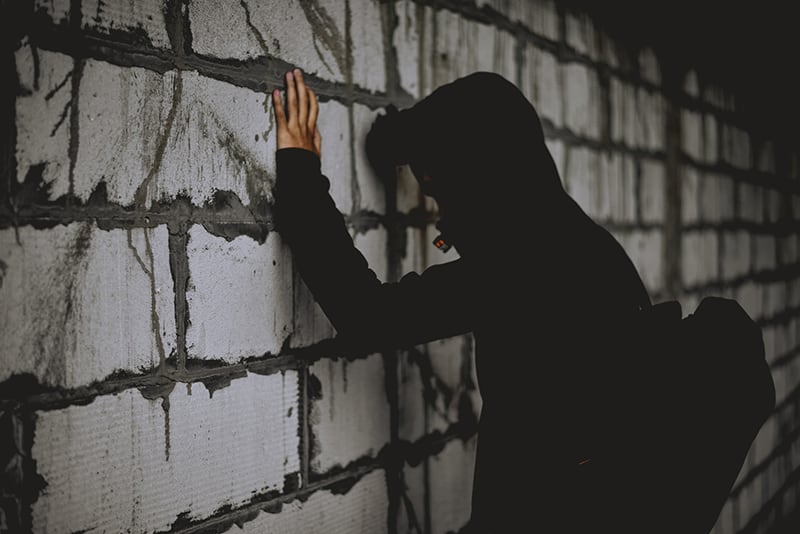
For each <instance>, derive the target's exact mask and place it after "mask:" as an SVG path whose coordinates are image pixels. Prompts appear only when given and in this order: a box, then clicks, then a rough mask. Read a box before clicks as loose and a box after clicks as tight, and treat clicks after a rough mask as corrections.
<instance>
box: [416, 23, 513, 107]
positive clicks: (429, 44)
mask: <svg viewBox="0 0 800 534" xmlns="http://www.w3.org/2000/svg"><path fill="white" fill-rule="evenodd" d="M433 17H435V22H433V21H432V23H435V25H436V26H435V28H436V32H435V33H433V35H432V39H430V40H424V41H423V50H422V52H421V55H420V57H421V58H422V59H421V60H420V61H423V62H424V63H429V64H430V65H431V70H430V75H429V74H428V72H427V71H426V72H424V73H423V74H422V75H421V78H424V79H425V83H424V84H423V85H422V94H423V95H427V94H429V93H430V92H431V91H433V90H434V89H435V88H437V87H438V86H440V85H443V84H445V83H449V82H451V81H453V80H455V79H456V78H460V77H462V76H465V75H467V74H470V73H472V72H475V71H478V70H483V71H491V72H496V73H497V74H500V75H501V76H504V77H505V78H507V79H508V80H510V81H511V82H514V81H515V80H516V62H515V60H514V50H515V45H516V40H515V39H514V36H513V35H512V34H510V33H508V32H506V31H503V30H499V29H497V28H495V27H494V26H490V25H488V24H483V23H479V22H473V21H470V20H466V19H464V18H463V17H462V16H461V15H458V14H456V13H453V12H452V11H448V10H446V9H441V10H438V11H436V12H435V13H434V14H433ZM423 20H426V19H425V18H423ZM425 24H427V20H426V22H425ZM420 82H421V83H422V80H421V81H420Z"/></svg>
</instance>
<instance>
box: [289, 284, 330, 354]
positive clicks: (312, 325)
mask: <svg viewBox="0 0 800 534" xmlns="http://www.w3.org/2000/svg"><path fill="white" fill-rule="evenodd" d="M335 333H336V329H335V328H334V327H333V325H332V324H331V322H330V320H328V317H327V316H326V315H325V313H324V312H323V311H322V308H321V307H320V305H319V304H318V303H317V301H316V299H315V298H314V295H312V294H311V290H310V289H308V286H306V284H305V282H303V279H302V277H301V276H300V273H298V272H295V273H294V329H293V330H292V336H291V338H290V339H289V346H290V347H291V348H296V347H306V346H308V345H312V344H314V343H318V342H320V341H322V340H324V339H330V338H332V337H333V336H334V335H335Z"/></svg>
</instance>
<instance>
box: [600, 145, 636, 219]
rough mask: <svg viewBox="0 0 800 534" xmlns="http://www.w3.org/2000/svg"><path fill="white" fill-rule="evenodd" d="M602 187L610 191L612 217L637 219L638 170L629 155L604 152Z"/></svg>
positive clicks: (601, 162) (601, 158) (602, 154)
mask: <svg viewBox="0 0 800 534" xmlns="http://www.w3.org/2000/svg"><path fill="white" fill-rule="evenodd" d="M600 169H601V173H600V174H601V175H602V176H604V178H603V179H602V180H601V181H602V187H603V188H605V189H607V191H608V199H609V211H610V216H611V219H612V220H614V221H619V222H632V221H634V220H635V219H636V171H635V168H634V161H633V158H631V157H630V156H628V155H624V154H619V153H608V152H604V153H601V155H600Z"/></svg>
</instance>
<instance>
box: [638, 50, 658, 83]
mask: <svg viewBox="0 0 800 534" xmlns="http://www.w3.org/2000/svg"><path fill="white" fill-rule="evenodd" d="M639 74H640V75H641V76H642V78H644V79H645V80H647V81H648V82H650V83H654V84H656V85H658V84H660V83H661V66H660V65H659V63H658V57H657V56H656V53H655V51H654V50H653V49H652V48H643V49H642V50H641V51H640V52H639Z"/></svg>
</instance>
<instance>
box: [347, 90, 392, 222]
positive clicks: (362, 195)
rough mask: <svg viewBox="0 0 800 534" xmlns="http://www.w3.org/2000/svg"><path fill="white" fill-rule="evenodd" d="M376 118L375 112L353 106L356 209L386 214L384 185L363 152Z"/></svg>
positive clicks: (360, 106)
mask: <svg viewBox="0 0 800 534" xmlns="http://www.w3.org/2000/svg"><path fill="white" fill-rule="evenodd" d="M377 116H378V112H377V111H373V110H371V109H369V108H368V107H366V106H362V105H360V104H354V105H353V130H354V132H353V143H354V145H353V146H354V149H355V158H356V162H355V163H356V165H355V168H356V178H357V180H358V191H359V199H360V205H359V206H358V207H359V208H360V209H362V210H369V211H374V212H377V213H386V194H385V192H384V184H383V182H381V180H380V178H379V177H378V176H377V175H376V174H375V172H374V171H373V170H372V167H371V166H370V164H369V162H368V161H367V154H366V151H365V150H364V143H365V141H366V138H367V133H368V132H369V130H370V128H371V127H372V124H373V122H374V121H375V117H377Z"/></svg>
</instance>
